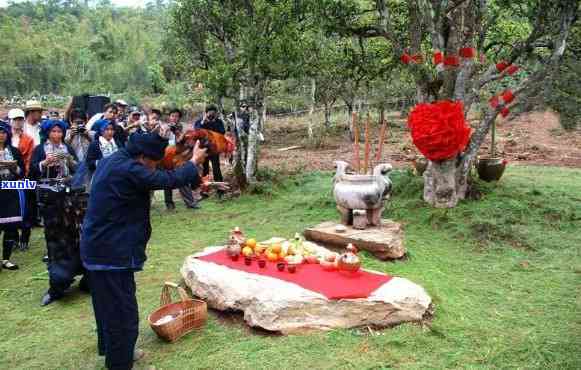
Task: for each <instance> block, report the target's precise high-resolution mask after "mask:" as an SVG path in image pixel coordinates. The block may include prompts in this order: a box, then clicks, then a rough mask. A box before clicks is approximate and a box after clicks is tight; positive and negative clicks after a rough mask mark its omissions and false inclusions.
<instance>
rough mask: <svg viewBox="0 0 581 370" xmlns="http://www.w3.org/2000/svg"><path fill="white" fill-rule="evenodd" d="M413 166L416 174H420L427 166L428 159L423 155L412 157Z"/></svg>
mask: <svg viewBox="0 0 581 370" xmlns="http://www.w3.org/2000/svg"><path fill="white" fill-rule="evenodd" d="M414 168H415V169H416V173H417V174H418V176H422V175H423V174H424V172H425V171H426V168H428V160H427V159H426V158H424V157H419V158H416V159H414Z"/></svg>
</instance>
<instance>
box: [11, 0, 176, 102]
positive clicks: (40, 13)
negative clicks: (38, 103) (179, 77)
mask: <svg viewBox="0 0 581 370" xmlns="http://www.w3.org/2000/svg"><path fill="white" fill-rule="evenodd" d="M164 14H165V7H164V6H163V4H160V5H159V7H157V6H154V7H153V8H148V9H144V10H142V9H133V8H131V9H130V8H115V7H113V6H111V5H110V4H109V5H107V4H99V5H97V6H96V7H89V6H86V5H85V3H84V2H80V1H55V0H41V1H35V2H24V3H14V4H11V5H9V6H8V7H6V8H1V9H0V50H2V63H1V64H0V95H7V96H11V95H17V94H30V92H31V91H32V90H36V91H38V92H39V93H40V94H43V95H44V94H49V93H53V94H61V95H66V94H81V93H86V92H89V93H121V92H128V91H140V92H141V93H160V92H162V91H163V89H164V87H165V77H164V76H163V69H162V67H161V65H160V60H163V56H162V55H161V53H160V44H161V35H162V17H163V15H164Z"/></svg>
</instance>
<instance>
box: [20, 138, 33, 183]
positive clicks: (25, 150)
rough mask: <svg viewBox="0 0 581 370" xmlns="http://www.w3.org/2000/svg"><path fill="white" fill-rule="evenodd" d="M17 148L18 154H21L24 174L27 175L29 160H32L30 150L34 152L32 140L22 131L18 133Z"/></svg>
mask: <svg viewBox="0 0 581 370" xmlns="http://www.w3.org/2000/svg"><path fill="white" fill-rule="evenodd" d="M18 150H19V151H20V154H22V159H23V160H24V167H25V168H26V176H28V171H29V170H30V161H31V160H32V152H34V140H33V139H32V138H31V137H30V136H29V135H27V134H25V133H24V132H23V133H21V134H20V142H19V143H18Z"/></svg>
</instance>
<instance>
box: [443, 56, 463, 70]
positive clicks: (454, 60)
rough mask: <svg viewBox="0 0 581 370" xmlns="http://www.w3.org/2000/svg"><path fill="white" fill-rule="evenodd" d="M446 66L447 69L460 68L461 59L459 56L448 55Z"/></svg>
mask: <svg viewBox="0 0 581 370" xmlns="http://www.w3.org/2000/svg"><path fill="white" fill-rule="evenodd" d="M444 65H445V66H447V67H458V66H459V65H460V58H458V56H457V55H447V56H446V58H444Z"/></svg>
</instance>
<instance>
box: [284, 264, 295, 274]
mask: <svg viewBox="0 0 581 370" xmlns="http://www.w3.org/2000/svg"><path fill="white" fill-rule="evenodd" d="M286 269H287V270H288V272H290V273H291V274H294V273H295V272H297V265H295V264H290V265H288V266H287V267H286Z"/></svg>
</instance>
